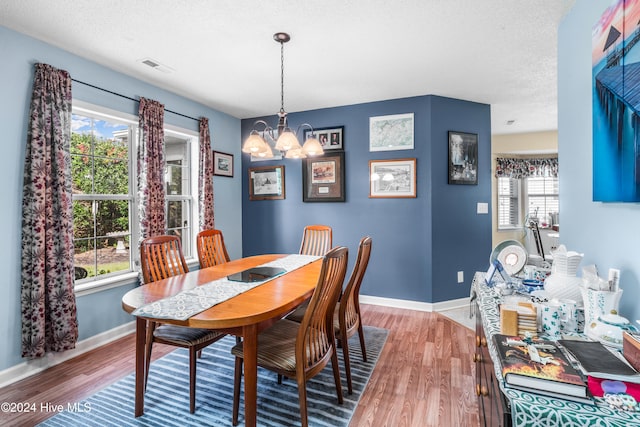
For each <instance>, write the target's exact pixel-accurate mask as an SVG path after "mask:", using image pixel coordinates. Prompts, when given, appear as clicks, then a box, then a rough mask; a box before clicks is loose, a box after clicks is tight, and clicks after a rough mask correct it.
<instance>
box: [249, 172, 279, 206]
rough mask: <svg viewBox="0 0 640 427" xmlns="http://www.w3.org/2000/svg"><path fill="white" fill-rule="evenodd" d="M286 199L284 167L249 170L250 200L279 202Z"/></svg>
mask: <svg viewBox="0 0 640 427" xmlns="http://www.w3.org/2000/svg"><path fill="white" fill-rule="evenodd" d="M284 197H285V189H284V165H281V166H264V167H258V168H249V200H278V199H284Z"/></svg>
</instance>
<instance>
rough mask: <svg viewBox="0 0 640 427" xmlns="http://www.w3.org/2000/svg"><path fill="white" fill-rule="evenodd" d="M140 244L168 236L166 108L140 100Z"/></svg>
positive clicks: (154, 102)
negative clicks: (166, 234) (154, 237)
mask: <svg viewBox="0 0 640 427" xmlns="http://www.w3.org/2000/svg"><path fill="white" fill-rule="evenodd" d="M138 120H139V130H138V163H137V164H138V203H139V204H138V219H139V221H140V240H143V239H146V238H147V237H153V236H158V235H162V234H165V230H166V223H165V206H164V200H165V197H164V196H165V182H164V175H165V158H164V105H163V104H161V103H159V102H158V101H153V100H150V99H146V98H142V97H141V98H140V107H139V110H138Z"/></svg>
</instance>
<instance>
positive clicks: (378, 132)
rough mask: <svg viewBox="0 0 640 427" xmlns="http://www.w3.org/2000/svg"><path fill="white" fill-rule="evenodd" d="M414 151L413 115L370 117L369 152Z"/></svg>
mask: <svg viewBox="0 0 640 427" xmlns="http://www.w3.org/2000/svg"><path fill="white" fill-rule="evenodd" d="M393 150H413V113H407V114H395V115H391V116H379V117H369V151H393Z"/></svg>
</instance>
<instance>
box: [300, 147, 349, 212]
mask: <svg viewBox="0 0 640 427" xmlns="http://www.w3.org/2000/svg"><path fill="white" fill-rule="evenodd" d="M302 201H303V202H344V152H342V151H339V152H335V153H331V152H329V153H325V154H324V155H323V156H318V157H309V158H305V159H302Z"/></svg>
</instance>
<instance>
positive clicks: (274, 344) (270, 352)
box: [231, 319, 300, 373]
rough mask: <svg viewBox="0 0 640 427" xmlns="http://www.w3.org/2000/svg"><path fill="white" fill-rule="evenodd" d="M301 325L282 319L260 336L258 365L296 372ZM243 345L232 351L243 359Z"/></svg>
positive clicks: (236, 346) (238, 345)
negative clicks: (297, 339)
mask: <svg viewBox="0 0 640 427" xmlns="http://www.w3.org/2000/svg"><path fill="white" fill-rule="evenodd" d="M299 328H300V323H298V322H293V321H291V320H287V319H282V320H279V321H278V322H276V323H275V324H274V325H273V326H271V327H270V328H268V329H265V330H264V331H262V332H260V334H258V365H259V366H263V367H265V368H267V369H271V370H276V371H286V372H292V373H294V372H295V371H296V337H297V336H298V329H299ZM242 352H243V348H242V343H240V344H237V345H235V346H234V347H233V348H232V349H231V353H232V354H233V355H234V356H238V357H243V353H242Z"/></svg>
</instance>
